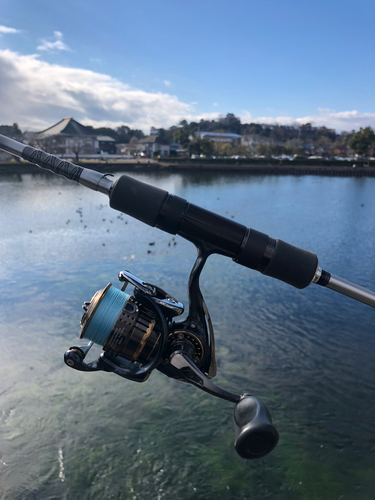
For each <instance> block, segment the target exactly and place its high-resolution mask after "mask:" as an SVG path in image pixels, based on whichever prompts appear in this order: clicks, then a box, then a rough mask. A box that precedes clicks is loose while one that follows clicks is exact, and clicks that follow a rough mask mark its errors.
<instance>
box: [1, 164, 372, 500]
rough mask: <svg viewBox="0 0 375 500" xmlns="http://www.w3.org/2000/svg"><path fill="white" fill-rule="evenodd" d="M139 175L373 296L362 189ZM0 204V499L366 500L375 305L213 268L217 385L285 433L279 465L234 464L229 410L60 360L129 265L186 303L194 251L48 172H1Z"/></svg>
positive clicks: (366, 198) (367, 195) (185, 392)
mask: <svg viewBox="0 0 375 500" xmlns="http://www.w3.org/2000/svg"><path fill="white" fill-rule="evenodd" d="M136 177H137V178H139V179H141V180H148V182H150V183H152V184H154V185H156V186H159V187H162V188H164V189H167V190H169V191H171V192H173V193H175V194H177V195H179V196H181V197H183V198H186V199H188V200H189V201H191V202H193V203H196V204H198V205H200V206H203V207H204V208H208V209H210V210H212V211H215V212H218V213H220V214H221V215H224V216H227V217H229V218H233V220H236V221H238V222H241V223H243V224H245V225H247V226H250V227H253V228H255V229H257V230H260V231H262V232H265V233H267V234H269V235H270V236H273V237H278V238H281V239H283V240H284V241H287V242H289V243H292V244H294V245H296V246H300V247H302V248H306V249H308V250H311V251H314V252H315V253H316V254H317V255H318V257H319V260H320V264H321V266H322V267H323V268H324V269H326V270H327V271H330V272H332V273H333V274H336V275H338V276H341V277H343V278H346V279H349V280H352V281H353V282H355V283H358V284H360V285H362V286H365V287H368V288H372V289H374V288H375V266H374V261H375V245H374V234H375V217H374V214H375V196H374V191H375V179H373V178H326V177H309V176H306V177H293V176H290V177H289V176H285V177H276V176H275V177H274V176H268V177H260V176H247V175H243V176H236V175H217V174H213V173H212V174H209V175H201V176H199V175H193V174H192V175H183V176H180V175H178V174H176V175H164V176H162V175H160V176H157V175H154V176H151V177H150V176H149V177H148V178H147V177H146V176H145V175H141V174H138V175H137V176H136ZM0 200H1V201H0V203H1V213H0V259H1V267H0V275H1V284H2V287H1V290H0V342H1V353H0V360H1V363H0V486H1V488H0V499H1V500H3V499H4V500H5V499H6V500H8V499H9V500H10V499H11V500H18V499H20V500H21V499H22V500H24V499H27V500H31V499H33V500H34V499H35V500H36V499H37V500H44V499H48V500H51V499H73V500H74V499H76V498H80V499H83V500H84V499H99V498H100V499H101V498H103V499H104V498H105V499H140V500H148V499H162V498H168V499H169V498H179V499H192V498H197V499H208V500H209V499H215V500H221V499H223V500H224V499H225V500H227V499H265V498H270V499H283V500H284V499H287V500H294V499H296V500H297V499H303V500H305V499H308V500H310V499H311V500H321V499H322V500H325V499H327V500H328V499H329V500H333V499H350V500H356V499H361V500H362V499H363V500H365V499H366V500H367V499H369V498H372V497H373V491H374V489H375V432H374V421H375V409H374V398H375V369H374V366H375V349H374V347H375V336H374V318H375V311H374V309H373V308H370V307H369V306H366V305H363V304H360V303H358V302H355V301H353V300H351V299H349V298H346V297H343V296H341V295H339V294H337V293H335V292H333V291H331V290H327V289H323V288H321V287H318V286H315V285H314V286H311V287H309V288H307V289H305V290H302V291H300V290H296V289H294V288H292V287H290V286H288V285H286V284H284V283H281V282H277V281H275V280H272V279H271V278H268V277H265V276H262V275H261V274H259V273H256V272H254V271H251V270H248V269H245V268H242V267H240V266H238V265H236V264H234V263H233V262H232V261H231V260H230V259H227V258H225V257H222V256H212V257H210V259H209V261H208V263H207V265H206V268H205V270H204V272H203V275H202V280H201V284H202V291H203V294H204V296H205V299H206V302H207V305H208V308H209V310H210V313H211V316H212V319H213V323H214V328H215V333H216V345H217V360H218V376H217V378H216V379H215V380H216V381H217V383H218V384H219V385H222V386H223V387H225V388H226V389H228V390H233V391H235V392H237V391H238V392H245V391H249V392H252V393H253V394H255V395H257V396H258V397H260V398H261V399H262V400H263V401H264V402H265V403H266V405H267V406H268V408H269V409H270V411H271V414H272V417H273V421H274V423H275V425H276V426H277V428H278V430H279V433H280V442H279V444H278V446H277V448H276V449H275V450H274V452H273V453H272V454H270V455H268V456H267V457H265V458H263V459H262V460H259V461H245V460H242V459H241V458H240V457H239V456H238V455H237V454H236V452H235V450H234V448H233V441H234V432H233V424H232V415H233V408H234V406H233V405H232V404H230V403H227V402H225V401H222V400H219V399H216V398H213V397H211V396H209V395H206V394H204V393H203V392H201V391H199V390H198V389H196V388H194V387H190V386H187V385H185V384H181V383H180V382H177V381H174V380H170V379H167V378H166V377H165V376H164V375H162V374H160V373H158V372H154V373H153V374H152V375H151V377H150V379H149V380H148V381H147V382H146V383H144V384H136V383H133V382H130V381H125V380H123V379H121V378H120V377H117V376H115V375H111V374H105V373H94V374H90V373H80V372H77V371H74V370H70V369H69V368H67V367H66V366H65V365H64V363H63V359H62V355H63V353H64V351H65V350H66V349H67V348H69V347H70V346H71V345H74V344H76V343H77V342H78V340H77V339H78V334H79V321H80V318H81V314H82V310H81V304H82V303H83V302H84V301H85V300H89V299H90V298H91V296H92V295H93V293H94V292H95V291H96V290H98V289H100V288H103V287H104V286H105V285H106V284H107V283H108V282H110V281H111V282H112V283H113V284H115V285H117V283H116V282H117V278H116V277H117V274H118V272H119V271H120V270H122V269H128V270H129V271H131V272H133V273H134V274H136V275H138V276H140V277H141V278H143V279H144V280H146V281H149V282H151V283H155V284H157V285H159V286H160V287H162V288H163V289H165V290H166V291H168V292H169V293H170V294H172V295H173V296H175V297H176V298H177V299H179V300H181V301H182V302H184V303H185V304H186V305H187V296H186V284H187V278H188V275H189V272H190V268H191V266H192V264H193V262H194V259H195V249H194V247H193V246H192V245H191V244H190V243H188V242H186V241H184V240H182V239H181V238H178V237H176V238H175V239H174V240H173V238H172V236H171V235H168V234H164V233H162V232H160V231H158V230H156V229H153V228H149V227H147V226H144V225H142V224H141V223H139V222H137V221H135V220H132V219H131V218H130V217H128V216H125V215H121V214H119V213H117V212H114V211H112V210H111V209H110V208H109V207H108V202H107V198H106V197H105V196H104V195H102V194H99V193H95V192H93V191H89V190H87V189H85V188H83V187H82V186H79V185H76V184H72V183H69V182H68V181H65V180H64V179H62V178H58V177H52V176H51V177H50V176H44V175H43V174H40V175H22V176H10V177H1V178H0ZM150 243H155V244H154V245H149V244H150Z"/></svg>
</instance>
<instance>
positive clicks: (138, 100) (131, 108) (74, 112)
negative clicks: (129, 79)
mask: <svg viewBox="0 0 375 500" xmlns="http://www.w3.org/2000/svg"><path fill="white" fill-rule="evenodd" d="M0 81H1V86H0V102H1V103H2V105H1V114H2V122H3V123H14V122H17V123H18V124H19V125H20V127H21V128H23V129H31V130H42V129H43V128H46V127H48V126H50V125H52V124H54V123H56V122H57V121H59V120H61V119H62V118H63V117H66V116H72V117H74V118H75V119H76V120H78V121H80V122H81V123H83V124H85V125H93V126H109V127H116V126H119V125H123V124H127V125H129V126H131V127H133V128H139V129H142V130H144V131H145V132H149V130H150V128H151V126H155V127H170V126H172V125H176V124H177V123H179V122H180V121H181V120H183V119H186V120H189V121H190V120H195V121H199V120H200V119H201V118H210V119H214V118H217V116H218V114H217V113H215V114H214V113H212V114H201V115H198V116H197V115H196V114H195V113H193V108H192V106H191V105H190V104H186V103H183V102H181V101H179V100H178V98H177V97H176V96H173V95H170V94H167V93H161V92H145V91H143V90H139V89H136V88H133V87H131V86H130V85H127V84H124V83H122V82H120V81H119V80H117V79H115V78H112V77H111V76H109V75H105V74H102V73H98V72H94V71H89V70H85V69H79V68H68V67H64V66H59V65H57V64H49V63H47V62H45V61H42V60H41V59H40V58H39V56H38V55H35V54H34V55H20V54H17V53H15V52H12V51H10V50H3V51H0Z"/></svg>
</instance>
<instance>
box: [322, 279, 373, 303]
mask: <svg viewBox="0 0 375 500" xmlns="http://www.w3.org/2000/svg"><path fill="white" fill-rule="evenodd" d="M326 287H327V288H330V289H331V290H334V291H335V292H339V293H342V294H343V295H347V296H348V297H351V298H352V299H355V300H358V301H359V302H363V303H364V304H367V305H369V306H372V307H375V293H374V292H372V291H371V290H367V289H366V288H363V287H361V286H358V285H355V284H354V283H350V281H346V280H344V279H342V278H339V277H338V276H334V275H333V274H331V277H330V279H329V282H328V283H327V285H326Z"/></svg>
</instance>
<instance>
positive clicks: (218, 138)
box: [195, 132, 241, 146]
mask: <svg viewBox="0 0 375 500" xmlns="http://www.w3.org/2000/svg"><path fill="white" fill-rule="evenodd" d="M195 137H199V139H210V141H213V142H218V143H227V144H230V145H231V146H238V145H239V144H240V142H241V136H240V135H239V134H226V133H224V132H195Z"/></svg>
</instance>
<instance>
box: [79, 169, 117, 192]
mask: <svg viewBox="0 0 375 500" xmlns="http://www.w3.org/2000/svg"><path fill="white" fill-rule="evenodd" d="M78 182H79V184H82V185H83V186H86V187H88V188H90V189H93V190H94V191H99V192H100V193H103V194H106V195H107V196H109V193H110V192H111V189H112V184H113V181H111V180H110V179H108V177H106V176H105V175H103V174H101V173H99V172H96V170H91V169H89V168H84V169H83V170H82V173H81V175H80V177H79V180H78Z"/></svg>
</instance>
